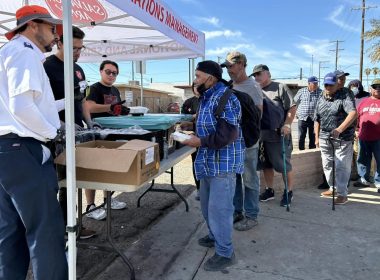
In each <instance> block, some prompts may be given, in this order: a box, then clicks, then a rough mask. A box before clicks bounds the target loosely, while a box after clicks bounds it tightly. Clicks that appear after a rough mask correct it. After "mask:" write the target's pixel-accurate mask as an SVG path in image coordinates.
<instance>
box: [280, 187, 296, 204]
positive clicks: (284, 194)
mask: <svg viewBox="0 0 380 280" xmlns="http://www.w3.org/2000/svg"><path fill="white" fill-rule="evenodd" d="M292 199H293V191H288V201H286V190H284V193H283V195H282V199H281V202H280V205H281V206H282V207H286V206H288V205H289V206H290V204H291V203H292Z"/></svg>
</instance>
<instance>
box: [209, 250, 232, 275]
mask: <svg viewBox="0 0 380 280" xmlns="http://www.w3.org/2000/svg"><path fill="white" fill-rule="evenodd" d="M235 263H236V257H235V253H232V256H231V258H226V257H222V256H219V255H217V254H216V253H215V255H213V256H212V257H211V258H209V259H208V260H207V261H206V262H205V264H204V266H203V268H204V270H206V271H219V270H223V269H225V268H227V267H229V266H231V265H233V264H235Z"/></svg>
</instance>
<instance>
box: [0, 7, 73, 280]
mask: <svg viewBox="0 0 380 280" xmlns="http://www.w3.org/2000/svg"><path fill="white" fill-rule="evenodd" d="M16 20H17V26H16V27H15V28H13V29H11V30H10V31H8V32H7V33H6V34H5V37H6V38H7V39H8V40H10V41H9V42H8V43H6V44H5V45H4V46H3V47H2V48H1V49H0V279H26V276H27V273H28V268H29V263H30V261H32V262H31V265H32V269H33V274H34V278H35V279H50V280H64V279H67V277H68V275H67V261H66V255H65V242H64V235H63V232H64V229H65V225H64V222H63V217H62V212H61V209H60V207H59V204H58V201H57V191H58V182H57V176H56V173H55V170H54V165H53V159H52V156H51V153H50V150H49V149H48V148H47V146H46V145H47V143H48V142H49V141H50V140H52V139H54V138H56V137H57V135H58V129H59V128H60V121H59V116H58V110H57V107H56V102H55V100H54V96H53V93H52V89H51V87H50V84H49V79H48V77H47V75H46V73H45V71H44V68H43V65H42V62H43V60H44V59H45V55H44V53H45V52H48V51H51V49H52V46H53V45H54V44H55V36H56V34H55V33H54V32H55V26H56V25H58V24H59V25H60V24H61V23H62V22H61V20H57V19H54V18H53V17H52V16H51V15H50V14H49V12H48V11H47V10H46V9H45V8H43V7H41V6H37V5H30V6H24V7H22V8H20V9H18V10H17V11H16Z"/></svg>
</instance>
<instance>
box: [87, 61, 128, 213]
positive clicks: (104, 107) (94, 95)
mask: <svg viewBox="0 0 380 280" xmlns="http://www.w3.org/2000/svg"><path fill="white" fill-rule="evenodd" d="M99 70H100V77H101V79H100V82H97V83H95V84H93V85H91V86H90V89H89V94H88V96H87V98H86V107H87V108H88V109H89V111H90V112H91V117H92V118H98V117H109V116H119V115H128V113H129V108H127V107H125V106H123V105H122V104H123V103H125V100H123V101H121V97H120V92H119V90H118V89H117V88H116V87H115V86H113V84H114V83H115V81H116V77H117V75H118V74H119V66H118V65H117V63H116V62H114V61H111V60H104V61H103V62H102V63H101V64H100V68H99ZM86 199H87V209H86V210H87V211H88V210H91V209H93V208H95V207H96V206H95V190H89V194H88V195H87V194H86ZM105 200H106V192H104V201H105ZM126 207H127V204H126V203H125V202H122V201H118V200H117V199H115V198H112V199H111V209H114V210H121V209H125V208H126ZM98 210H99V209H98ZM95 211H97V210H95ZM93 213H94V212H90V213H88V214H87V217H89V218H92V219H95V220H101V219H104V218H105V217H102V218H100V217H98V216H97V215H94V214H93Z"/></svg>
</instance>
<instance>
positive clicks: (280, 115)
mask: <svg viewBox="0 0 380 280" xmlns="http://www.w3.org/2000/svg"><path fill="white" fill-rule="evenodd" d="M277 93H278V95H277V96H276V97H275V98H274V99H273V100H271V99H270V98H269V97H268V96H266V94H265V93H263V115H262V117H261V129H263V130H277V129H279V128H281V127H282V125H283V124H284V121H285V117H286V112H285V110H284V106H283V104H282V100H281V97H280V92H279V90H277Z"/></svg>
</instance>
